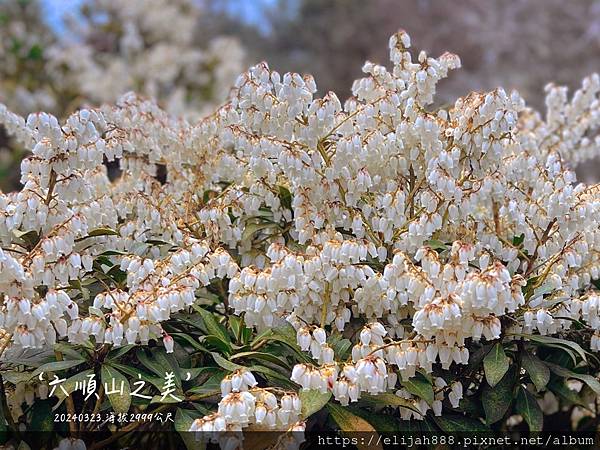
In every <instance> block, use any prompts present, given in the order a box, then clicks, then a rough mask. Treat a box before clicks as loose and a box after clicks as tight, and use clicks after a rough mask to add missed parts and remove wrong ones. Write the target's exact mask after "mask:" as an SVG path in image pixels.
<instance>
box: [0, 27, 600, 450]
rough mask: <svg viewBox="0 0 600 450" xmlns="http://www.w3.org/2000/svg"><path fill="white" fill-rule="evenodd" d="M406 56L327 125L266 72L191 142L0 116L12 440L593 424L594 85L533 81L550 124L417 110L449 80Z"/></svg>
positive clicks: (119, 120) (139, 117) (196, 126)
mask: <svg viewBox="0 0 600 450" xmlns="http://www.w3.org/2000/svg"><path fill="white" fill-rule="evenodd" d="M409 47H410V40H409V37H408V35H407V34H406V33H404V32H400V33H398V34H396V35H394V36H393V37H392V38H391V39H390V59H391V62H392V64H393V68H392V70H391V71H390V70H388V69H386V68H385V67H383V66H379V65H375V64H372V63H366V64H365V66H364V68H363V71H364V72H365V78H363V79H360V80H357V81H356V82H355V83H354V85H353V89H352V91H353V97H352V98H350V99H349V100H348V101H347V102H346V103H345V104H344V105H343V106H342V104H341V103H340V101H339V100H338V98H337V97H336V95H335V94H334V93H328V94H327V95H326V96H325V97H323V98H314V97H313V94H314V93H315V91H316V86H315V82H314V80H313V79H312V78H311V77H310V76H304V77H302V76H300V75H298V74H285V75H283V76H281V75H279V74H278V73H276V72H273V71H271V70H269V68H268V66H267V65H266V64H264V63H263V64H259V65H257V66H255V67H253V68H251V69H250V70H249V71H248V72H247V73H246V74H244V75H242V76H240V77H239V78H238V80H237V82H236V84H235V88H234V91H233V93H232V96H231V99H230V101H229V102H228V103H226V104H225V105H224V106H222V107H221V108H219V109H218V110H216V111H215V112H214V113H213V114H211V115H209V116H206V117H205V118H204V119H202V120H201V121H199V122H197V123H190V122H187V121H185V120H183V119H177V118H174V117H171V116H169V115H168V114H167V113H165V112H164V111H163V110H161V109H160V108H159V107H157V106H156V104H155V103H153V102H152V101H150V100H146V99H143V98H140V97H137V96H135V95H134V94H127V95H125V96H123V97H122V98H121V99H120V100H118V101H117V103H116V105H114V106H111V105H107V106H103V107H102V108H98V109H83V110H80V111H79V112H77V113H75V114H73V115H71V116H70V117H69V118H68V119H67V120H66V121H65V122H64V123H63V124H62V125H61V124H59V122H58V120H57V119H56V118H54V117H53V116H51V115H48V114H45V113H37V114H32V115H30V116H29V117H28V118H27V120H25V119H23V118H21V117H20V116H18V115H15V114H13V113H11V112H9V111H7V110H6V109H5V108H3V109H1V110H0V118H1V119H0V120H1V121H2V123H4V124H5V126H6V127H7V129H8V130H9V131H10V132H11V133H12V134H14V135H15V136H16V138H17V139H19V140H20V141H21V142H22V143H23V144H24V145H26V146H27V147H28V148H30V149H31V156H30V157H28V158H26V159H25V160H24V161H23V163H22V166H21V168H22V175H21V182H22V183H23V186H24V187H23V189H22V190H21V191H20V192H16V193H10V194H2V195H1V196H0V205H1V209H0V211H1V212H2V213H1V214H0V239H1V242H2V250H1V251H0V292H1V293H2V303H1V308H2V309H1V310H0V311H1V312H0V326H1V327H2V335H3V337H2V339H3V344H2V350H3V367H4V370H3V371H2V376H3V378H4V386H5V390H6V391H7V392H8V393H9V395H6V396H4V398H3V401H4V404H5V405H6V403H8V411H7V410H6V409H4V411H5V415H6V418H7V421H8V425H9V426H10V427H12V428H13V429H14V430H18V429H21V430H23V429H31V428H32V427H35V426H36V425H37V424H36V422H35V420H34V419H35V417H38V416H39V414H42V413H43V412H44V411H46V412H48V411H49V410H50V407H54V408H59V410H61V411H66V412H67V413H68V414H75V415H76V414H79V413H87V414H98V413H100V412H102V411H105V410H106V409H107V408H109V407H112V408H113V409H114V410H115V411H117V412H122V413H126V412H128V411H132V412H141V411H143V412H146V413H155V414H157V413H159V412H167V411H168V412H172V413H173V414H174V418H175V424H174V427H175V429H177V430H178V431H182V438H183V439H184V440H185V441H186V442H187V443H188V444H189V445H190V448H191V447H193V446H194V445H195V444H194V441H193V437H190V435H189V434H186V433H185V432H186V431H193V432H195V434H198V436H197V437H198V438H199V439H204V440H206V439H209V440H211V439H213V440H218V441H220V443H221V444H222V445H224V446H226V447H227V448H235V447H236V446H237V445H238V443H239V440H241V439H243V436H241V435H239V434H238V433H237V432H238V431H241V430H243V429H245V430H257V429H260V430H264V429H271V430H278V431H281V432H282V434H277V436H276V439H275V440H274V441H273V442H271V443H270V444H273V445H281V446H290V445H299V444H300V443H301V441H302V438H301V433H285V432H286V431H303V430H305V429H336V428H337V429H339V430H341V431H342V432H351V431H357V430H362V431H369V430H371V431H373V430H377V431H382V432H383V431H394V430H438V431H443V432H452V431H486V430H493V431H500V430H507V429H514V430H517V431H518V430H520V431H525V430H527V429H529V430H530V431H539V430H542V429H543V427H544V426H546V427H548V426H549V425H548V423H549V422H551V421H552V420H553V418H560V419H559V420H561V421H562V425H563V426H564V425H565V423H566V422H568V423H572V428H573V429H576V430H580V431H581V430H585V429H587V428H586V427H592V429H594V427H595V426H596V425H595V423H597V422H596V421H597V420H598V415H597V410H596V403H595V400H596V396H597V395H598V394H600V382H598V380H597V379H596V373H597V372H598V365H599V359H598V356H597V353H598V350H599V349H600V317H599V313H598V310H599V307H600V294H598V291H597V287H596V283H597V279H598V278H599V267H600V261H599V258H598V256H599V253H598V251H599V249H600V233H599V221H598V217H599V215H598V214H599V213H600V202H599V200H600V197H599V195H598V194H599V193H600V191H599V189H598V187H596V186H585V185H581V184H576V183H575V178H574V175H573V172H571V171H570V170H569V164H571V163H572V164H574V163H578V162H581V161H583V160H585V159H586V158H589V157H591V156H593V155H595V153H596V152H597V147H598V144H600V142H599V139H598V138H594V132H595V131H596V129H597V127H598V126H599V125H600V100H599V98H598V97H599V93H600V78H599V77H598V76H597V75H594V76H591V77H590V78H588V79H586V80H584V82H583V85H582V88H581V89H580V90H578V91H577V92H576V93H575V94H574V95H573V97H572V98H571V99H569V98H568V97H567V91H566V89H565V88H559V87H553V86H550V87H549V88H548V97H547V107H548V112H547V115H546V117H545V118H542V116H541V115H540V114H538V113H536V112H534V111H532V110H530V109H528V108H526V107H525V105H524V102H523V100H522V99H521V97H519V95H518V94H517V93H512V94H510V95H508V94H507V93H505V91H503V90H502V89H497V90H495V91H493V92H490V93H487V94H482V93H471V94H469V95H468V96H466V97H464V98H460V99H458V100H457V101H456V103H455V104H454V105H453V106H452V107H449V108H436V107H434V106H433V102H434V94H435V88H436V84H437V83H438V82H439V81H440V80H441V79H443V78H444V77H446V76H447V74H448V71H449V70H451V69H456V68H458V67H459V66H460V61H459V59H458V57H456V56H455V55H451V54H444V55H442V56H441V57H439V58H437V59H434V58H431V57H428V56H427V55H426V54H425V53H424V52H421V53H420V54H419V55H418V59H417V60H416V61H413V60H412V58H411V54H410V52H409V51H408V48H409ZM113 160H118V162H119V165H120V168H121V176H120V177H119V178H117V179H116V180H114V181H111V180H110V179H109V178H108V177H107V172H106V167H105V165H104V162H105V161H113ZM159 169H160V170H159ZM161 173H162V174H164V173H166V176H162V175H161ZM54 375H56V377H54ZM58 375H60V376H58ZM94 376H99V377H100V381H101V387H100V389H99V392H96V393H97V394H98V395H97V397H96V398H95V399H94V398H92V399H89V398H85V392H79V391H80V390H82V388H81V382H82V381H83V380H91V379H93V378H94ZM61 378H62V379H64V384H63V387H64V388H65V389H64V390H62V391H61V390H60V389H58V388H57V389H55V391H54V393H53V394H54V395H52V396H51V397H58V403H57V401H56V400H55V399H52V401H50V400H44V399H45V398H47V397H48V395H49V393H48V380H56V379H61ZM115 379H116V380H117V382H121V381H123V384H124V386H125V388H124V390H123V388H122V389H121V392H120V393H114V392H112V389H109V388H110V380H113V387H114V380H115ZM141 382H145V386H144V385H140V386H143V387H142V388H138V389H135V390H134V387H135V386H138V383H141ZM53 387H56V386H55V385H53ZM167 387H168V388H167ZM134 394H135V395H134ZM140 395H144V396H145V398H144V397H140ZM56 403H57V405H56V406H55V404H56ZM24 405H29V406H27V407H26V408H24ZM540 405H542V406H540ZM40 411H41V412H40ZM8 412H10V413H8ZM313 416H315V417H320V418H321V419H323V420H320V421H317V420H314V419H313ZM583 416H586V418H583ZM590 417H591V419H590ZM564 418H568V421H566V422H565V421H564V420H563V419H564ZM157 426H158V427H159V426H160V425H157V424H156V423H147V422H144V421H141V420H137V421H136V422H134V423H133V424H129V425H127V426H121V425H118V426H117V424H111V425H109V426H108V431H107V429H106V427H105V428H102V427H100V425H99V424H98V423H95V422H93V421H92V422H89V423H75V422H73V421H71V422H69V428H70V432H71V436H73V437H77V436H78V435H80V434H81V435H82V434H83V433H84V432H85V431H88V430H97V429H99V428H100V429H101V430H103V431H101V432H102V433H104V435H102V436H101V438H99V439H101V440H100V442H97V443H96V444H94V446H93V448H103V447H104V446H107V445H108V444H110V443H112V442H115V441H117V440H119V439H121V440H123V442H127V439H133V437H128V434H127V432H129V431H132V430H134V429H146V430H153V429H156V428H157ZM163 428H164V427H163ZM117 429H118V430H119V432H117V433H111V432H110V431H113V432H114V431H115V430H117ZM65 431H66V430H65ZM210 431H220V432H221V433H219V434H217V435H213V434H206V433H207V432H210ZM136 438H137V439H143V437H139V436H136ZM248 439H249V438H248ZM246 443H247V441H246ZM68 444H69V445H71V444H72V445H73V446H76V445H77V446H79V445H81V442H80V441H69V442H68ZM65 445H66V444H65ZM147 445H152V444H151V443H150V444H147ZM261 445H263V446H266V445H267V444H266V443H265V442H262V443H261ZM74 448H79V447H74Z"/></svg>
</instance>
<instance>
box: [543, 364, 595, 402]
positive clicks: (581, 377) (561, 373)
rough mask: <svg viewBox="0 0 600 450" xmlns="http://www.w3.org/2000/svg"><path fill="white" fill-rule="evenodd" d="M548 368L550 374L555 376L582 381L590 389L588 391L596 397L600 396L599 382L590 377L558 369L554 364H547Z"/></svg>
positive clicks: (561, 368)
mask: <svg viewBox="0 0 600 450" xmlns="http://www.w3.org/2000/svg"><path fill="white" fill-rule="evenodd" d="M548 367H549V368H550V370H551V371H552V372H554V373H555V374H556V375H558V376H560V377H563V378H575V379H577V380H580V381H583V382H584V383H585V384H587V385H588V386H589V387H590V389H592V391H594V392H595V393H596V395H600V382H599V381H598V380H597V379H596V378H595V377H593V376H592V375H587V374H582V373H577V372H573V371H571V370H569V369H565V368H564V367H560V366H558V365H556V364H552V363H548Z"/></svg>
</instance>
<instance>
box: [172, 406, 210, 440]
mask: <svg viewBox="0 0 600 450" xmlns="http://www.w3.org/2000/svg"><path fill="white" fill-rule="evenodd" d="M201 416H202V415H201V414H198V413H194V412H193V411H188V410H186V409H181V408H177V411H176V412H175V424H174V427H175V430H176V431H177V432H178V433H179V434H180V435H181V439H182V440H183V443H184V444H185V447H186V448H187V449H188V450H202V449H205V448H206V442H204V441H201V442H200V441H196V439H195V436H194V433H190V431H189V430H190V427H191V426H192V423H194V420H195V419H197V418H199V417H201Z"/></svg>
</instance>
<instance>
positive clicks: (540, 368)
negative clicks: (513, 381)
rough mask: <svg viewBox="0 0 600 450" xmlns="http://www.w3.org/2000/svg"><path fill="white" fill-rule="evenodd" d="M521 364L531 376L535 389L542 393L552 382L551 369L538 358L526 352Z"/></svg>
mask: <svg viewBox="0 0 600 450" xmlns="http://www.w3.org/2000/svg"><path fill="white" fill-rule="evenodd" d="M521 364H523V368H524V369H525V370H526V371H527V373H528V374H529V378H531V381H533V384H534V385H535V388H536V389H537V390H538V391H541V390H542V389H544V388H545V387H546V385H547V384H548V382H549V381H550V369H549V368H548V366H547V365H546V364H545V363H544V362H543V361H542V360H541V359H539V358H538V357H537V356H535V355H534V354H532V353H531V352H529V351H528V350H525V351H524V352H523V354H522V357H521Z"/></svg>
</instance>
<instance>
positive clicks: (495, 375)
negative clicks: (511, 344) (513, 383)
mask: <svg viewBox="0 0 600 450" xmlns="http://www.w3.org/2000/svg"><path fill="white" fill-rule="evenodd" d="M509 363H510V359H509V358H508V356H506V354H505V353H504V348H503V347H502V344H500V343H497V344H496V345H494V347H493V348H492V350H491V351H490V352H489V353H488V354H487V355H486V356H485V358H484V359H483V369H484V371H485V379H486V380H487V382H488V384H489V385H490V386H492V387H494V386H496V385H497V384H498V383H499V382H500V380H501V379H502V377H503V376H504V374H505V373H506V371H507V370H508V365H509Z"/></svg>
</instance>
